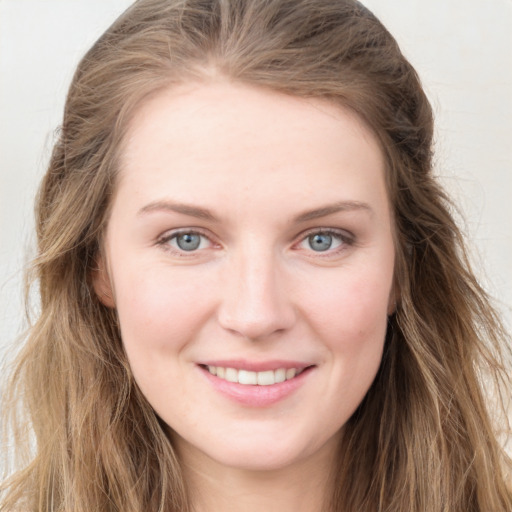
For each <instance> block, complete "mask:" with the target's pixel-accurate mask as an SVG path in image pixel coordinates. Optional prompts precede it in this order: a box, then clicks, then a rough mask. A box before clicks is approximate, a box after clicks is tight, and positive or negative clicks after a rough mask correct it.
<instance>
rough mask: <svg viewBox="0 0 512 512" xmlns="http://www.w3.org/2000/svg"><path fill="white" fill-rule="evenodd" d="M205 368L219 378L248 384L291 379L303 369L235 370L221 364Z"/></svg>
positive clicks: (271, 383) (277, 382)
mask: <svg viewBox="0 0 512 512" xmlns="http://www.w3.org/2000/svg"><path fill="white" fill-rule="evenodd" d="M205 368H206V369H207V370H208V371H209V372H210V373H211V374H212V375H215V376H216V377H218V378H219V379H222V380H226V381H228V382H234V383H238V384H243V385H249V386H272V385H274V384H279V383H281V382H285V381H287V380H290V379H293V378H294V377H296V376H297V375H299V374H300V373H302V372H303V371H304V368H302V369H298V368H278V369H277V370H266V371H262V372H253V371H249V370H237V369H236V368H224V367H223V366H206V367H205Z"/></svg>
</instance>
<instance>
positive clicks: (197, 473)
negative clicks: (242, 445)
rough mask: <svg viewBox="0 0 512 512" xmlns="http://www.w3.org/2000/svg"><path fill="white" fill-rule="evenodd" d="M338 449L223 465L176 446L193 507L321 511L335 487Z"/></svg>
mask: <svg viewBox="0 0 512 512" xmlns="http://www.w3.org/2000/svg"><path fill="white" fill-rule="evenodd" d="M335 455H336V449H333V447H332V446H330V445H329V446H325V447H324V450H322V451H321V452H320V453H318V452H317V453H315V455H313V456H311V457H308V458H304V459H302V460H300V461H296V462H294V463H293V464H291V465H289V466H287V467H285V468H278V469H271V470H251V469H243V468H234V467H229V466H224V465H222V464H219V463H217V462H216V461H214V460H212V459H211V458H209V457H208V456H206V455H205V454H203V453H197V452H195V451H194V450H193V449H190V448H189V447H186V448H185V449H182V450H180V458H181V459H182V463H183V472H184V478H185V481H186V482H187V488H188V492H189V495H190V496H191V504H192V510H193V512H214V511H215V512H217V511H218V510H222V511H223V512H241V511H243V512H256V511H257V512H261V511H262V510H264V511H265V512H292V511H293V512H325V511H326V510H327V507H328V506H329V505H328V504H329V502H330V498H331V496H332V490H333V476H332V475H333V471H332V469H333V467H334V464H335Z"/></svg>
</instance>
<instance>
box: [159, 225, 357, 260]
mask: <svg viewBox="0 0 512 512" xmlns="http://www.w3.org/2000/svg"><path fill="white" fill-rule="evenodd" d="M181 235H199V236H201V237H203V238H205V239H207V240H208V241H209V243H210V244H215V242H213V241H212V239H211V237H210V236H208V235H207V234H206V233H205V232H203V231H202V230H200V229H197V228H190V229H180V230H178V231H173V232H171V233H167V234H165V235H163V236H162V237H161V238H159V239H158V241H157V245H159V246H161V247H162V248H163V249H164V250H166V251H170V252H173V253H174V254H177V255H178V256H180V257H187V256H192V255H194V254H197V252H198V251H200V250H201V249H199V248H198V249H193V250H191V251H186V250H184V249H180V248H176V247H172V246H171V245H170V242H171V241H172V240H176V239H177V238H178V237H179V236H181ZM313 235H328V236H331V237H333V238H336V239H338V240H339V241H340V242H341V243H340V245H339V246H338V247H336V248H334V249H331V248H329V249H327V250H325V251H314V250H313V249H309V251H308V252H311V253H312V254H314V257H320V258H327V257H329V256H334V255H337V254H338V253H340V252H342V251H343V250H345V249H346V248H347V247H350V246H352V245H354V243H355V239H354V236H353V235H352V234H351V233H348V232H346V231H342V230H337V229H333V228H314V229H311V230H309V231H307V232H305V233H302V234H301V235H300V239H299V241H298V242H296V243H294V245H293V247H297V246H298V245H300V244H302V243H305V242H306V241H307V240H308V238H310V237H311V236H313Z"/></svg>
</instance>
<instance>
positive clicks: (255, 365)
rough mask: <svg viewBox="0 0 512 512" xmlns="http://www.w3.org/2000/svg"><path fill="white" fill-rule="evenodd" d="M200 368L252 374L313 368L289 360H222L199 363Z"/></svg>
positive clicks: (308, 364) (307, 364)
mask: <svg viewBox="0 0 512 512" xmlns="http://www.w3.org/2000/svg"><path fill="white" fill-rule="evenodd" d="M198 364H199V365H200V366H217V367H218V366H220V367H222V368H235V369H236V370H247V371H252V372H264V371H268V370H279V369H280V368H284V369H285V370H287V369H289V368H295V369H297V370H303V369H305V368H307V367H309V366H313V365H312V364H311V363H304V362H300V361H290V360H270V361H247V360H245V359H223V360H218V359H216V360H208V361H201V362H199V363H198Z"/></svg>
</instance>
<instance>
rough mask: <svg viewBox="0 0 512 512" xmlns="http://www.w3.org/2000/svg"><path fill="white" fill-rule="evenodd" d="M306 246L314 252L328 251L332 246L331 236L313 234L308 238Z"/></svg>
mask: <svg viewBox="0 0 512 512" xmlns="http://www.w3.org/2000/svg"><path fill="white" fill-rule="evenodd" d="M308 244H309V247H311V249H313V250H314V251H319V252H320V251H328V250H329V249H330V248H331V246H332V236H331V235H330V234H329V233H315V234H314V235H310V236H308Z"/></svg>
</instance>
